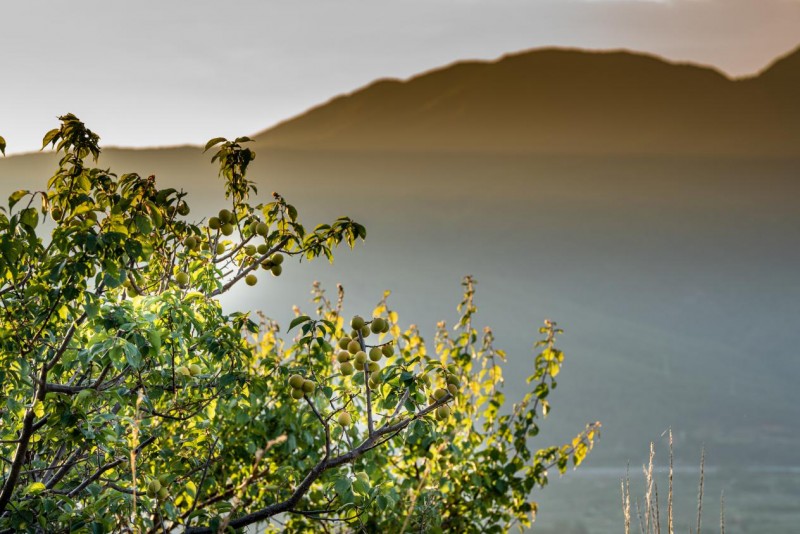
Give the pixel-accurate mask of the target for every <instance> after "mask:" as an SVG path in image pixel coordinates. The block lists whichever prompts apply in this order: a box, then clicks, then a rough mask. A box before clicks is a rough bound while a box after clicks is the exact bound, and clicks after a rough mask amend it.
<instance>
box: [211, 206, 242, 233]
mask: <svg viewBox="0 0 800 534" xmlns="http://www.w3.org/2000/svg"><path fill="white" fill-rule="evenodd" d="M235 222H236V216H235V215H234V214H233V212H232V211H231V210H224V209H223V210H219V213H218V214H217V217H211V218H210V219H208V227H209V228H211V229H212V230H219V231H220V232H221V233H222V235H224V236H229V235H233V231H234V230H235V229H236V226H234V224H233V223H235Z"/></svg>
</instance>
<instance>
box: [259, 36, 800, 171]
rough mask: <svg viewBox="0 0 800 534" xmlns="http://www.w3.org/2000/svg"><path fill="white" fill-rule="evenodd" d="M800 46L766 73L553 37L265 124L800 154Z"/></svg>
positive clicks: (494, 144)
mask: <svg viewBox="0 0 800 534" xmlns="http://www.w3.org/2000/svg"><path fill="white" fill-rule="evenodd" d="M798 90H800V50H795V51H794V52H793V53H791V54H789V55H787V56H784V57H782V58H780V59H778V60H777V61H775V62H774V63H773V64H771V65H770V66H769V67H768V68H767V69H765V70H764V71H763V72H762V73H761V74H760V75H758V76H756V77H752V78H742V79H731V78H728V77H727V76H725V75H724V74H722V73H720V72H719V71H717V70H714V69H712V68H710V67H703V66H697V65H691V64H683V63H672V62H668V61H666V60H664V59H661V58H658V57H655V56H651V55H646V54H640V53H634V52H628V51H605V52H593V51H584V50H575V49H559V48H547V49H537V50H531V51H526V52H521V53H516V54H510V55H507V56H504V57H502V58H500V59H498V60H496V61H489V62H483V61H464V62H458V63H455V64H453V65H450V66H447V67H443V68H441V69H437V70H433V71H429V72H426V73H423V74H421V75H418V76H415V77H412V78H411V79H409V80H407V81H399V80H389V79H387V80H379V81H376V82H374V83H372V84H370V85H368V86H366V87H364V88H362V89H359V90H357V91H355V92H353V93H350V94H347V95H343V96H339V97H337V98H334V99H332V100H331V101H329V102H327V103H325V104H323V105H321V106H318V107H316V108H313V109H311V110H309V111H308V112H306V113H304V114H302V115H300V116H298V117H295V118H293V119H290V120H288V121H285V122H283V123H281V124H278V125H277V126H275V127H273V128H271V129H269V130H266V131H264V132H262V133H260V134H259V135H258V136H257V140H258V142H259V145H261V146H266V147H271V148H291V149H301V150H347V151H369V150H379V151H399V152H404V151H415V152H416V151H425V152H442V151H445V152H460V151H470V152H475V151H478V152H496V153H505V152H512V153H550V154H593V155H604V154H607V155H617V154H641V155H699V156H722V155H732V156H769V157H792V156H797V155H800V142H799V141H800V107H799V106H798V105H797V104H796V101H797V99H796V98H795V97H794V95H795V94H796V93H797V92H798Z"/></svg>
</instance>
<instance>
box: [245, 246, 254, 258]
mask: <svg viewBox="0 0 800 534" xmlns="http://www.w3.org/2000/svg"><path fill="white" fill-rule="evenodd" d="M244 253H245V254H247V255H248V256H255V255H256V246H255V245H247V246H246V247H244Z"/></svg>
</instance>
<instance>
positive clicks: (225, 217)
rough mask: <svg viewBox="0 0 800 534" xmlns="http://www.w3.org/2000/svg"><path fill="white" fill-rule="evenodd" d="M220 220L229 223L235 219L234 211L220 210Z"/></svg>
mask: <svg viewBox="0 0 800 534" xmlns="http://www.w3.org/2000/svg"><path fill="white" fill-rule="evenodd" d="M219 220H220V221H222V224H228V223H230V222H232V221H233V213H231V211H230V210H219Z"/></svg>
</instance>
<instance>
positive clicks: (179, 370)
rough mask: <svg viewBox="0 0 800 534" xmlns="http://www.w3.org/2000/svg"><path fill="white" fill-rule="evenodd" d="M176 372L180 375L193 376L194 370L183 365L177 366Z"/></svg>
mask: <svg viewBox="0 0 800 534" xmlns="http://www.w3.org/2000/svg"><path fill="white" fill-rule="evenodd" d="M175 372H176V373H178V374H179V375H181V376H185V377H187V378H188V377H190V376H192V372H191V371H190V370H189V368H188V367H186V366H185V365H181V366H180V367H177V368H176V369H175Z"/></svg>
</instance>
